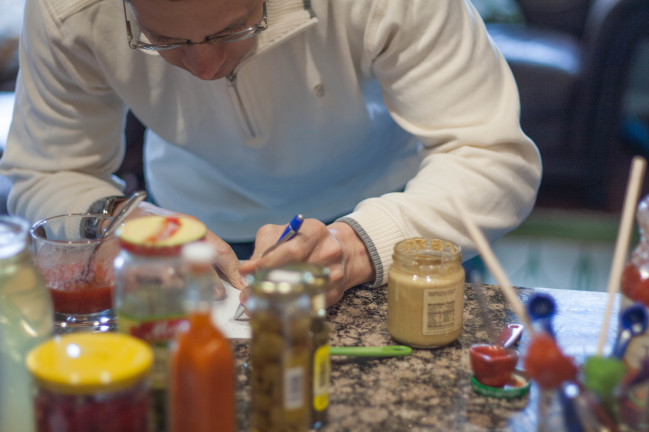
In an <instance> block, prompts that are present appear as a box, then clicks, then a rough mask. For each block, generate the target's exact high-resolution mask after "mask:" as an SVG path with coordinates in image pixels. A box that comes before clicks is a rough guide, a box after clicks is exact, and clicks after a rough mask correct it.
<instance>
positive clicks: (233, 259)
mask: <svg viewBox="0 0 649 432" xmlns="http://www.w3.org/2000/svg"><path fill="white" fill-rule="evenodd" d="M115 211H116V212H117V211H119V208H116V209H115ZM152 215H157V216H185V217H191V218H194V216H190V215H186V214H183V213H177V212H172V211H170V210H166V209H163V208H160V207H157V206H155V205H153V204H151V203H148V202H143V203H140V205H139V206H138V207H137V208H136V209H135V210H133V212H132V213H131V214H130V215H129V217H128V218H127V220H130V219H135V218H139V217H143V216H152ZM194 219H195V218H194ZM205 239H206V241H208V242H209V243H211V244H213V245H214V247H215V248H216V257H217V262H215V263H214V264H216V266H217V267H218V269H219V272H220V273H221V274H222V275H223V276H224V277H225V278H226V279H227V280H228V281H229V282H230V283H231V284H232V285H233V286H234V287H235V288H237V289H243V288H244V287H245V282H244V281H243V279H242V277H241V274H240V273H239V259H238V258H237V256H236V254H235V253H234V251H233V250H232V248H231V247H230V245H229V244H227V243H226V242H225V241H223V240H221V239H220V238H219V237H217V236H216V234H214V233H213V232H212V231H209V230H208V231H207V236H206V238H205Z"/></svg>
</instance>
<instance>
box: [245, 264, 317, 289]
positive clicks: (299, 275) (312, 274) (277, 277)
mask: <svg viewBox="0 0 649 432" xmlns="http://www.w3.org/2000/svg"><path fill="white" fill-rule="evenodd" d="M249 281H250V286H251V289H252V293H253V294H255V295H261V296H293V295H300V294H305V293H306V294H311V291H312V290H313V289H314V288H318V289H322V288H323V287H324V285H326V284H327V283H328V281H329V269H327V268H326V267H323V266H319V265H315V264H306V263H299V264H287V265H283V266H278V267H271V268H264V269H260V270H258V271H257V272H255V273H254V274H253V275H252V277H251V278H250V280H249Z"/></svg>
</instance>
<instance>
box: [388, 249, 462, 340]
mask: <svg viewBox="0 0 649 432" xmlns="http://www.w3.org/2000/svg"><path fill="white" fill-rule="evenodd" d="M392 257H393V264H392V265H391V266H390V269H389V271H388V331H389V332H390V335H392V337H393V338H394V339H396V340H398V341H399V342H401V343H404V344H407V345H410V346H413V347H418V348H432V347H437V346H441V345H446V344H448V343H451V342H453V341H454V340H455V339H457V338H458V337H459V336H460V334H461V333H462V323H463V321H462V313H463V311H464V277H465V275H464V268H463V267H462V265H461V262H462V254H461V253H460V247H459V246H457V245H456V244H454V243H452V242H450V241H447V240H441V239H426V238H411V239H406V240H403V241H400V242H399V243H397V244H396V245H395V246H394V253H393V255H392Z"/></svg>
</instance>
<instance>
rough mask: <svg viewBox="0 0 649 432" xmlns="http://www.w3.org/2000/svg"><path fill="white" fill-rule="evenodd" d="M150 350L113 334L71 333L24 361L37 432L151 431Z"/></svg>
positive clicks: (41, 348)
mask: <svg viewBox="0 0 649 432" xmlns="http://www.w3.org/2000/svg"><path fill="white" fill-rule="evenodd" d="M152 362H153V353H152V352H151V349H150V348H149V347H148V346H147V345H146V344H145V343H143V342H141V341H139V340H138V339H136V338H133V337H130V336H127V335H121V334H117V333H72V334H66V335H63V336H60V337H57V338H53V339H50V340H48V341H46V342H44V343H42V344H40V345H38V346H37V347H35V348H34V349H32V350H31V351H30V353H29V355H28V356H27V362H26V363H27V368H28V370H29V371H30V373H31V375H32V377H33V382H34V384H35V391H34V396H33V406H34V414H35V419H36V432H53V431H56V432H76V431H81V430H88V431H89V430H96V429H98V428H99V426H101V427H100V429H101V430H102V431H105V432H147V431H150V430H151V424H150V420H149V419H150V409H151V394H150V392H149V383H148V373H149V370H150V368H151V364H152Z"/></svg>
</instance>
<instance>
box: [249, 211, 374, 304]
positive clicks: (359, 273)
mask: <svg viewBox="0 0 649 432" xmlns="http://www.w3.org/2000/svg"><path fill="white" fill-rule="evenodd" d="M284 228H285V226H283V225H264V226H263V227H261V228H260V229H259V231H258V232H257V237H256V239H255V252H254V253H253V254H252V257H251V258H250V260H249V261H246V262H244V263H242V264H241V266H240V268H239V271H240V272H241V274H242V275H244V276H245V275H248V274H251V273H253V272H255V270H257V269H258V268H265V267H274V266H278V265H283V264H288V263H296V262H310V263H315V264H320V265H323V266H325V267H328V268H329V278H330V286H329V290H328V291H327V305H328V306H330V305H332V304H335V303H336V302H338V300H340V299H341V298H342V296H343V294H344V293H345V291H347V290H348V289H349V288H351V287H353V286H356V285H360V284H362V283H366V282H371V281H373V280H374V278H375V274H374V266H373V265H372V261H371V260H370V257H369V253H368V251H367V249H366V248H365V244H364V243H363V242H362V241H361V239H360V238H359V237H358V235H357V234H356V232H355V231H354V230H353V229H352V228H351V227H350V226H349V225H347V224H346V223H342V222H336V223H333V224H331V225H329V226H326V225H325V224H323V223H322V222H320V221H318V220H316V219H305V220H304V222H303V223H302V227H301V228H300V231H299V232H298V234H297V235H296V236H295V237H293V238H292V239H291V240H289V241H287V242H285V243H283V244H281V245H280V246H278V247H277V248H276V249H274V250H273V251H272V252H269V253H268V254H267V255H265V256H263V257H262V254H263V253H264V251H266V250H267V249H268V248H270V247H271V246H273V245H274V244H275V243H276V242H277V239H278V238H279V236H280V235H281V234H282V232H283V231H284ZM245 296H246V294H245V293H244V294H243V295H242V300H244V301H245Z"/></svg>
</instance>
